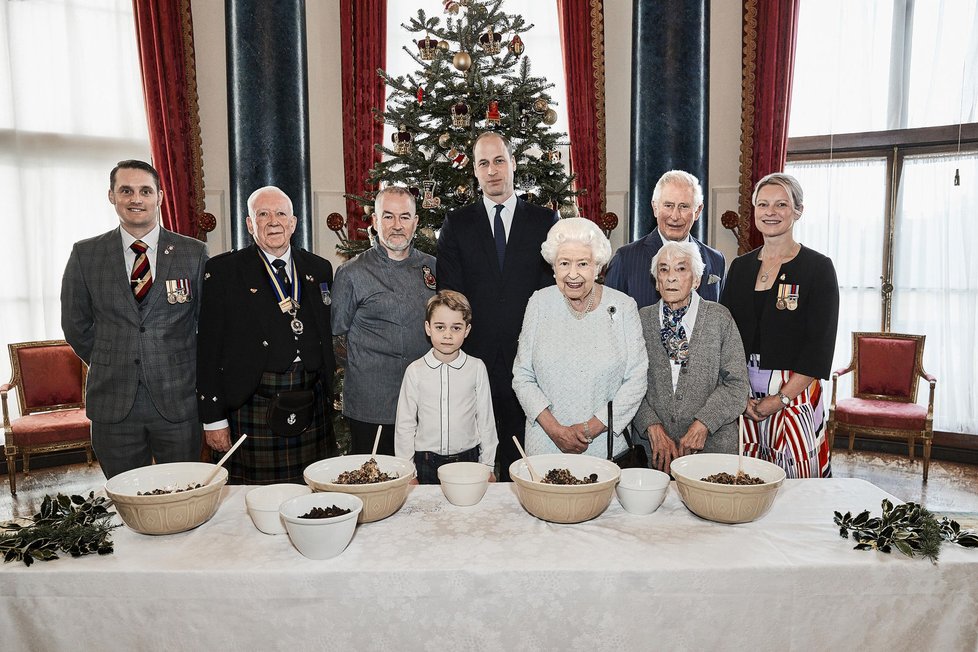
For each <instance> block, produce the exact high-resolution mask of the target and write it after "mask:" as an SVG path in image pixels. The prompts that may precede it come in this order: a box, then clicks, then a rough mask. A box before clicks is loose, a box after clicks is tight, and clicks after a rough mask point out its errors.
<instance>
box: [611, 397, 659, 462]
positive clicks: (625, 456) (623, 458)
mask: <svg viewBox="0 0 978 652" xmlns="http://www.w3.org/2000/svg"><path fill="white" fill-rule="evenodd" d="M614 428H615V418H614V414H613V409H612V404H611V401H608V459H609V460H611V461H612V462H614V463H615V464H617V465H618V467H619V468H622V469H648V468H650V467H649V457H648V455H646V454H645V448H644V447H642V446H640V445H636V444H635V442H633V441H632V435H631V433H630V432H629V431H628V428H627V427H626V428H624V429H622V431H621V434H622V436H623V437H624V438H625V443H627V444H628V450H626V451H625V452H624V453H622V454H621V455H620V456H619V457H618V458H615V457H614V453H613V451H614V442H613V441H612V440H613V439H614V437H612V434H613V433H614Z"/></svg>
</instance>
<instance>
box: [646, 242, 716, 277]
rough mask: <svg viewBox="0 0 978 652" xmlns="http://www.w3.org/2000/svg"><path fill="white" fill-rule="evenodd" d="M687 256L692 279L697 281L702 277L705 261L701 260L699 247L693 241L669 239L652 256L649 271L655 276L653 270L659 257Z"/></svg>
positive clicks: (657, 263) (657, 264)
mask: <svg viewBox="0 0 978 652" xmlns="http://www.w3.org/2000/svg"><path fill="white" fill-rule="evenodd" d="M687 256H688V257H689V264H690V265H691V266H692V268H693V281H694V282H695V281H698V280H699V279H701V278H703V270H705V269H706V263H704V262H703V256H701V255H700V248H699V247H698V246H696V243H695V242H689V241H686V242H676V241H675V240H669V241H667V242H666V243H665V244H663V245H662V247H660V248H659V251H657V252H656V253H655V255H654V256H652V266H651V267H650V268H649V273H651V274H652V278H655V270H656V268H657V267H658V266H659V260H660V259H666V258H673V259H675V258H683V257H687Z"/></svg>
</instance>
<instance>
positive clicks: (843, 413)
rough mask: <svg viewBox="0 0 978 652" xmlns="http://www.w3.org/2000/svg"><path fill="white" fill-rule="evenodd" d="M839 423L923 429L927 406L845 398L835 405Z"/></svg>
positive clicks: (925, 421)
mask: <svg viewBox="0 0 978 652" xmlns="http://www.w3.org/2000/svg"><path fill="white" fill-rule="evenodd" d="M835 418H836V420H837V421H838V422H839V423H844V424H846V425H850V426H863V427H870V428H892V429H894V430H923V429H924V428H925V427H926V425H927V406H926V405H917V404H916V403H899V402H896V401H874V400H871V399H864V398H844V399H842V400H841V401H839V402H838V403H837V404H836V406H835Z"/></svg>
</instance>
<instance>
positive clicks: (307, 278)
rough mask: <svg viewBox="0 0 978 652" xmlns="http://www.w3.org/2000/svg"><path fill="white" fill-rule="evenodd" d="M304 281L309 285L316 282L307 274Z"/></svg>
mask: <svg viewBox="0 0 978 652" xmlns="http://www.w3.org/2000/svg"><path fill="white" fill-rule="evenodd" d="M306 280H307V281H309V282H310V283H315V282H316V279H314V278H313V277H312V276H311V275H309V274H306Z"/></svg>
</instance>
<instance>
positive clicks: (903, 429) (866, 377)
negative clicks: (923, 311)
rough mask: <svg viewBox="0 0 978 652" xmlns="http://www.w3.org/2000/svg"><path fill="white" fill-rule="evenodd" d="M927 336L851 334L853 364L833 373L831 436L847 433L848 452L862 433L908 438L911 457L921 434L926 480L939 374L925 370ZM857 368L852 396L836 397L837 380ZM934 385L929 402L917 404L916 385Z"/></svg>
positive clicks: (883, 437) (892, 437) (870, 435)
mask: <svg viewBox="0 0 978 652" xmlns="http://www.w3.org/2000/svg"><path fill="white" fill-rule="evenodd" d="M925 339H926V336H925V335H904V334H901V333H871V332H857V333H853V334H852V360H851V361H850V362H849V366H848V367H846V368H844V369H839V370H837V371H834V372H832V404H831V407H830V408H829V421H828V428H827V435H828V438H829V447H831V446H833V444H834V443H835V434H836V432H845V433H847V434H848V435H849V452H850V453H851V452H852V446H853V440H854V439H855V435H856V433H857V432H858V433H859V434H860V435H861V436H868V437H871V438H877V439H887V440H897V441H906V442H907V449H908V453H909V455H910V459H911V460H912V459H913V458H914V445H915V443H916V439H917V438H918V437H919V438H920V440H921V442H922V443H923V449H924V450H923V453H924V455H923V457H924V482H927V472H928V470H929V467H930V449H931V444H932V442H933V439H934V389H935V387H936V386H937V379H936V378H935V377H934V376H932V375H930V374H928V373H927V372H926V371H924V366H923V359H924V341H925ZM849 372H852V373H853V379H852V398H845V399H842V400H841V401H838V402H836V381H837V380H838V379H839V377H840V376H843V375H845V374H847V373H849ZM921 378H923V379H924V380H926V381H927V382H928V383H929V384H930V398H929V399H928V401H927V405H926V406H923V405H917V387H918V385H919V381H920V379H921Z"/></svg>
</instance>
